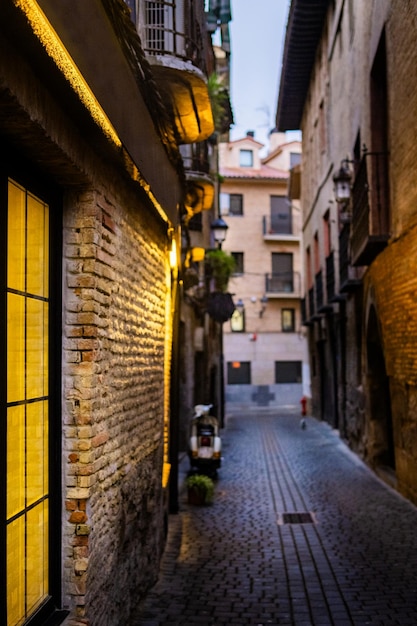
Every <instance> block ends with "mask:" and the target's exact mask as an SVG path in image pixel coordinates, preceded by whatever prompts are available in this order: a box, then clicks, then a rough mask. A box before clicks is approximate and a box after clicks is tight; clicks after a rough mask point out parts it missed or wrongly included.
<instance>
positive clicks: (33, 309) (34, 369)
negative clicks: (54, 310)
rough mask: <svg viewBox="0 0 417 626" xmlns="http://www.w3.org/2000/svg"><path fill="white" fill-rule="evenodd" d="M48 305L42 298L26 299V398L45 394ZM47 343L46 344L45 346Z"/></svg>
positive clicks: (39, 396)
mask: <svg viewBox="0 0 417 626" xmlns="http://www.w3.org/2000/svg"><path fill="white" fill-rule="evenodd" d="M47 319H48V305H47V303H45V302H43V301H42V300H35V299H33V298H27V299H26V398H27V399H28V400H30V399H32V398H41V397H42V396H44V395H45V379H44V374H45V366H44V360H45V358H46V354H47V348H48V343H47V342H45V327H47V323H45V320H46V322H47ZM45 344H46V346H45Z"/></svg>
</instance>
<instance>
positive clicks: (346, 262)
mask: <svg viewBox="0 0 417 626" xmlns="http://www.w3.org/2000/svg"><path fill="white" fill-rule="evenodd" d="M349 236H350V224H343V227H342V230H341V231H340V234H339V280H340V287H339V291H340V293H345V292H348V291H352V290H354V289H356V288H357V287H359V286H360V284H361V282H362V281H361V277H360V268H359V267H353V266H352V264H351V262H350V255H349Z"/></svg>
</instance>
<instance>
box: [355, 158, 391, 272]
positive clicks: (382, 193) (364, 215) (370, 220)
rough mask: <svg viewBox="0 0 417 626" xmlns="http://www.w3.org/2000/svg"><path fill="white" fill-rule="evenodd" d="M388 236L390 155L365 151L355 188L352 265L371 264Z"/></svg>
mask: <svg viewBox="0 0 417 626" xmlns="http://www.w3.org/2000/svg"><path fill="white" fill-rule="evenodd" d="M388 237H389V184H388V155H387V154H386V153H382V152H365V154H364V155H363V157H362V160H361V162H360V164H359V167H358V170H357V172H356V176H355V180H354V183H353V188H352V234H351V249H352V263H353V264H354V265H369V264H370V263H371V262H372V261H373V259H374V258H375V256H376V255H377V254H378V253H379V252H380V251H381V249H383V247H385V245H386V242H387V240H388Z"/></svg>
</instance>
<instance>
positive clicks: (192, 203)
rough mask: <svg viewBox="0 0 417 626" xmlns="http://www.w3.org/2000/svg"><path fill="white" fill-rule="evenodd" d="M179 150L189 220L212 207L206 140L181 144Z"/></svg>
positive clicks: (212, 193)
mask: <svg viewBox="0 0 417 626" xmlns="http://www.w3.org/2000/svg"><path fill="white" fill-rule="evenodd" d="M180 152H181V156H182V160H183V164H184V173H185V180H186V183H185V184H186V193H185V199H184V204H185V208H186V211H187V216H188V220H189V219H191V218H192V217H193V216H194V215H196V214H197V213H200V212H201V211H205V210H209V209H211V208H212V206H213V201H214V192H215V187H214V181H213V177H212V176H211V174H210V163H209V146H208V142H207V141H201V142H200V143H193V144H186V145H182V146H180Z"/></svg>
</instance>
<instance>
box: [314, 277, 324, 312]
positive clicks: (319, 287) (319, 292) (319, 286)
mask: <svg viewBox="0 0 417 626" xmlns="http://www.w3.org/2000/svg"><path fill="white" fill-rule="evenodd" d="M314 282H315V287H316V304H317V311H320V309H321V308H322V306H323V272H322V271H321V270H319V271H318V272H317V274H316V277H315V279H314Z"/></svg>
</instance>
